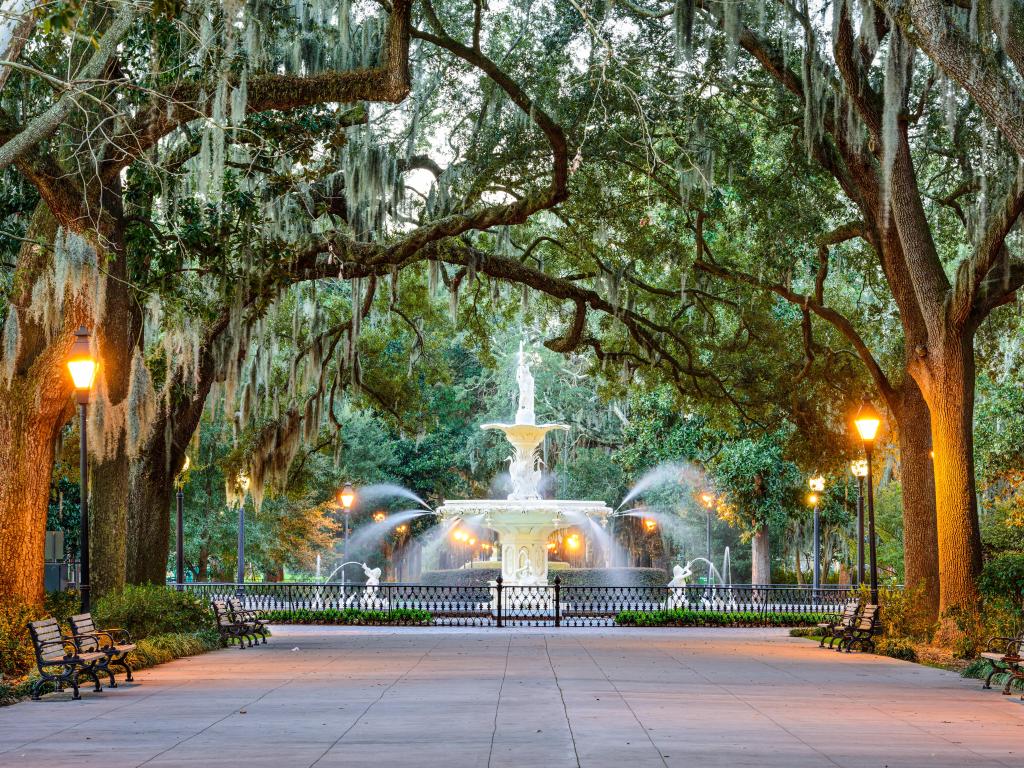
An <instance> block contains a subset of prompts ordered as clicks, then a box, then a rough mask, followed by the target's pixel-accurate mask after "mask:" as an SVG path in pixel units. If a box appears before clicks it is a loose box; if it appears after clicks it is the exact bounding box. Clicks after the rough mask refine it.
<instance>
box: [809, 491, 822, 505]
mask: <svg viewBox="0 0 1024 768" xmlns="http://www.w3.org/2000/svg"><path fill="white" fill-rule="evenodd" d="M818 501H819V497H818V494H816V493H808V494H807V505H808V506H811V507H816V506H818Z"/></svg>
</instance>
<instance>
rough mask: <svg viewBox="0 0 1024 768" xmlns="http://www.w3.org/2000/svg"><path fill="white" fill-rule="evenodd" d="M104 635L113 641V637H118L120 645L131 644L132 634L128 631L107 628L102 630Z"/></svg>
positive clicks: (119, 628)
mask: <svg viewBox="0 0 1024 768" xmlns="http://www.w3.org/2000/svg"><path fill="white" fill-rule="evenodd" d="M100 631H101V632H102V633H103V634H105V635H107V636H108V637H110V638H111V640H112V641H113V636H114V635H117V642H120V643H131V642H132V633H131V632H129V631H128V630H127V629H121V627H106V628H104V629H101V630H100Z"/></svg>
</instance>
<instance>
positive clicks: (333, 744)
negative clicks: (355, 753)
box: [309, 640, 441, 768]
mask: <svg viewBox="0 0 1024 768" xmlns="http://www.w3.org/2000/svg"><path fill="white" fill-rule="evenodd" d="M440 644H441V641H440V640H438V641H437V642H436V643H434V644H433V645H432V646H430V648H428V649H427V650H426V651H424V652H423V655H422V656H420V657H419V658H418V659H416V662H415V663H414V664H413V665H412V666H411V667H409V668H408V669H407V670H405V672H403V673H402V674H400V675H399V676H398V677H396V678H395V679H394V681H393V682H392V683H391V684H390V685H389V686H388V687H387V688H385V689H384V690H383V691H381V692H380V696H378V697H377V698H376V699H374V700H373V701H371V702H370V703H369V704H367V705H366V709H364V710H363V711H362V712H360V713H359V716H358V717H357V718H356V719H355V720H353V721H352V724H351V725H350V726H349V727H348V728H346V729H345V730H344V731H342V733H341V735H340V736H338V738H336V739H335V740H334V741H332V742H331V745H330V746H329V747H327V749H325V750H324V751H323V753H321V755H320V757H318V758H317V759H316V760H314V761H313V762H312V763H310V764H309V768H313V766H314V765H316V764H317V763H319V762H320V761H321V760H323V759H324V758H325V757H326V756H327V754H328V753H329V752H330V751H331V750H332V749H334V748H335V747H336V746H338V743H339V742H340V741H341V740H342V739H344V738H345V737H346V736H348V734H349V732H350V731H351V730H352V729H353V728H355V727H356V726H357V725H358V724H359V721H360V720H362V719H363V718H364V717H366V715H367V713H368V712H369V711H370V710H371V709H373V707H374V705H376V704H379V703H380V700H381V699H383V698H384V697H385V696H386V695H387V693H388V691H390V690H391V689H392V688H394V687H395V686H396V685H398V684H399V683H400V682H402V681H403V680H404V679H405V678H406V677H408V676H409V673H410V672H412V671H413V670H414V669H416V667H418V666H419V665H420V664H422V663H423V660H424V659H425V658H427V656H429V655H430V654H431V653H433V652H434V651H435V650H436V649H437V646H439V645H440Z"/></svg>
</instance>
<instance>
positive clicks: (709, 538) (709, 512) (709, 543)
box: [706, 507, 711, 563]
mask: <svg viewBox="0 0 1024 768" xmlns="http://www.w3.org/2000/svg"><path fill="white" fill-rule="evenodd" d="M706 511H707V513H708V531H707V536H708V562H709V563H710V562H711V507H708V508H707V510H706Z"/></svg>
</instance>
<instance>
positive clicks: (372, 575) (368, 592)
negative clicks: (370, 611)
mask: <svg viewBox="0 0 1024 768" xmlns="http://www.w3.org/2000/svg"><path fill="white" fill-rule="evenodd" d="M363 573H364V574H366V586H365V587H364V589H363V598H362V600H361V602H362V604H363V607H364V608H372V607H373V606H374V602H375V601H376V599H377V587H378V586H379V585H380V568H371V567H370V566H368V565H367V564H366V563H363Z"/></svg>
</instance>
